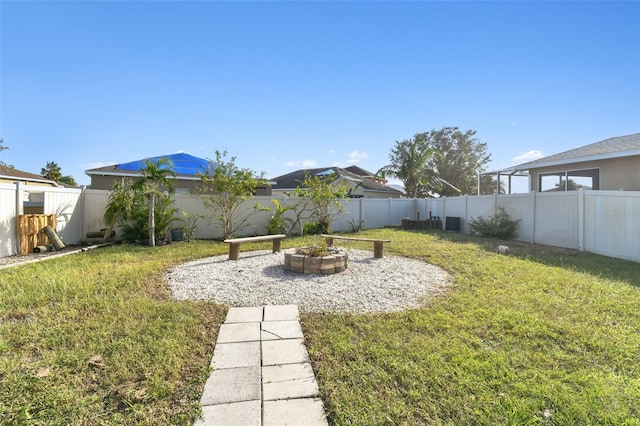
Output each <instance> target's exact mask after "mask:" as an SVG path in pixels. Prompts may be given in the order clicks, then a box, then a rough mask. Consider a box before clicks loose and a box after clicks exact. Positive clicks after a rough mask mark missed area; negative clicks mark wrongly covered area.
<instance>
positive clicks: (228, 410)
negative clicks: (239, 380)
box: [194, 400, 262, 426]
mask: <svg viewBox="0 0 640 426" xmlns="http://www.w3.org/2000/svg"><path fill="white" fill-rule="evenodd" d="M261 424H262V409H261V401H260V400H256V401H243V402H232V403H230V404H220V405H206V406H204V407H202V418H200V419H199V420H197V421H196V422H195V423H194V426H219V425H225V426H260V425H261Z"/></svg>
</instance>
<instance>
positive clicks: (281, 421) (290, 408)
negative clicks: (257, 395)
mask: <svg viewBox="0 0 640 426" xmlns="http://www.w3.org/2000/svg"><path fill="white" fill-rule="evenodd" d="M262 424H263V426H276V425H277V426H285V425H291V426H298V425H305V426H327V425H328V424H329V423H328V422H327V416H326V414H325V412H324V407H323V406H322V400H321V399H320V398H302V399H286V400H280V401H264V403H263V423H262Z"/></svg>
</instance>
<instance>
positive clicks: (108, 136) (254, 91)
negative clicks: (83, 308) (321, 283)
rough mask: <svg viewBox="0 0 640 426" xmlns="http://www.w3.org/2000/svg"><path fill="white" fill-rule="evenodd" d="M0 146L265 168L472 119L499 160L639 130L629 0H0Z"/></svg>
mask: <svg viewBox="0 0 640 426" xmlns="http://www.w3.org/2000/svg"><path fill="white" fill-rule="evenodd" d="M0 24H1V29H0V36H1V45H0V47H1V56H0V60H1V63H0V71H1V74H0V84H1V86H0V91H1V92H0V119H1V122H0V138H3V139H4V141H5V142H4V144H5V146H8V147H9V150H5V151H3V152H2V153H0V160H2V161H4V162H6V163H8V164H13V165H14V166H15V167H16V168H18V169H21V170H25V171H30V172H33V173H39V172H40V169H41V168H42V167H44V165H45V164H46V162H47V161H55V162H57V163H58V164H59V165H60V166H61V168H62V172H63V174H67V175H72V176H73V177H74V178H75V179H76V180H77V181H78V182H79V183H80V184H88V183H89V178H88V177H87V176H86V175H85V174H84V170H86V169H89V168H93V167H99V166H103V165H107V164H114V163H121V162H127V161H132V160H137V159H141V158H145V157H152V156H158V155H164V154H173V153H177V152H187V153H190V154H193V155H196V156H200V157H205V158H213V157H214V156H215V154H214V152H215V150H216V149H218V150H221V151H222V150H227V151H228V152H229V155H232V156H235V157H237V164H238V165H239V166H240V167H243V168H250V169H252V170H255V171H258V172H259V171H264V172H265V174H266V177H269V178H271V177H275V176H277V175H280V174H284V173H287V172H289V171H292V170H295V169H299V168H306V167H324V166H332V165H338V166H347V165H350V164H357V165H359V166H360V167H363V168H365V169H368V170H371V171H377V170H378V169H379V168H380V167H382V166H384V165H385V164H387V162H388V156H389V151H390V149H391V148H392V147H393V145H394V143H395V141H397V140H402V139H407V138H409V137H411V136H413V135H414V134H415V133H418V132H424V131H429V130H431V129H439V128H442V127H443V126H458V127H460V128H461V129H463V130H467V129H474V130H476V131H477V134H476V137H477V138H478V139H479V140H481V141H483V142H486V143H487V145H488V148H489V152H490V153H491V155H492V162H491V164H490V165H489V168H490V169H499V168H504V167H507V166H510V165H513V164H517V163H522V162H525V161H529V160H531V159H534V158H536V157H539V156H541V155H551V154H554V153H557V152H561V151H564V150H567V149H571V148H575V147H577V146H580V145H585V144H588V143H592V142H596V141H599V140H602V139H606V138H609V137H613V136H620V135H625V134H630V133H636V132H640V2H637V1H636V2H612V1H607V2H577V1H571V2H537V1H536V2H508V1H502V2H366V1H360V2H267V1H262V2H213V1H193V2H173V1H141V2H133V1H103V2H99V1H98V2H96V1H91V2H84V1H67V2H58V1H43V2H35V1H6V0H3V1H1V2H0Z"/></svg>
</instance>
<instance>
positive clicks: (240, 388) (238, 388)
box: [200, 367, 262, 406]
mask: <svg viewBox="0 0 640 426" xmlns="http://www.w3.org/2000/svg"><path fill="white" fill-rule="evenodd" d="M260 385H261V383H260V367H242V368H228V369H221V370H214V371H213V372H212V373H211V375H210V376H209V379H207V382H206V383H205V384H204V391H203V392H202V398H201V399H200V404H202V405H203V406H205V405H216V404H226V403H229V402H241V401H254V400H259V399H261V398H262V393H261V389H260V388H261V386H260Z"/></svg>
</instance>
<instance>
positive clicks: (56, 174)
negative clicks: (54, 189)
mask: <svg viewBox="0 0 640 426" xmlns="http://www.w3.org/2000/svg"><path fill="white" fill-rule="evenodd" d="M40 176H42V177H43V178H45V179H49V180H52V181H54V182H59V181H60V178H62V170H61V169H60V166H58V163H56V162H55V161H47V165H46V166H45V167H43V168H42V169H40Z"/></svg>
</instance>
